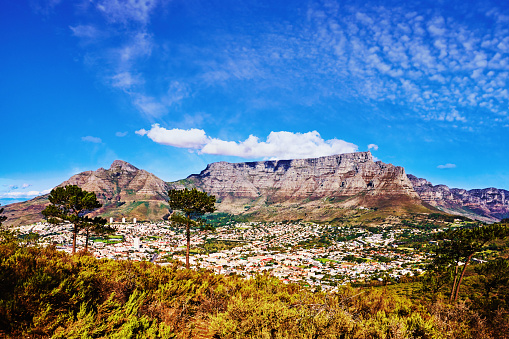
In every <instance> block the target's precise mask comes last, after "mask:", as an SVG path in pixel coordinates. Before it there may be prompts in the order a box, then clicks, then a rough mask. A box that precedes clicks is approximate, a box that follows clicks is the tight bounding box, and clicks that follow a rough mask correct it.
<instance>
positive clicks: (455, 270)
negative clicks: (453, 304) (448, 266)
mask: <svg viewBox="0 0 509 339" xmlns="http://www.w3.org/2000/svg"><path fill="white" fill-rule="evenodd" d="M457 282H458V263H457V262H456V268H455V269H454V281H453V283H452V288H451V296H450V297H449V301H452V298H453V297H454V292H455V291H456V283H457Z"/></svg>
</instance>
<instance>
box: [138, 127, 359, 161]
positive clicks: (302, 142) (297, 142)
mask: <svg viewBox="0 0 509 339" xmlns="http://www.w3.org/2000/svg"><path fill="white" fill-rule="evenodd" d="M136 134H138V135H141V136H145V135H146V136H147V137H148V138H150V139H151V140H152V141H154V142H156V143H159V144H162V145H168V146H173V147H180V148H188V149H192V150H198V152H199V153H202V154H214V155H227V156H236V157H241V158H265V159H293V158H315V157H320V156H326V155H334V154H341V153H350V152H355V151H357V150H358V147H357V145H355V144H352V143H349V142H346V141H344V140H339V139H330V140H324V139H323V138H322V137H321V136H320V134H319V133H318V132H317V131H312V132H307V133H292V132H285V131H281V132H271V133H270V134H269V136H268V137H267V139H266V141H261V140H260V139H259V138H258V137H256V136H254V135H250V136H249V137H248V138H247V139H246V140H244V141H239V142H237V141H227V140H221V139H218V138H211V137H209V136H207V135H206V133H205V131H204V130H201V129H195V128H193V129H188V130H183V129H178V128H175V129H170V130H169V129H166V128H164V127H161V126H159V125H158V124H154V125H152V128H151V129H150V130H148V131H147V130H145V129H141V130H138V131H136Z"/></svg>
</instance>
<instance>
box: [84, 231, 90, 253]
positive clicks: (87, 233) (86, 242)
mask: <svg viewBox="0 0 509 339" xmlns="http://www.w3.org/2000/svg"><path fill="white" fill-rule="evenodd" d="M89 234H90V230H89V229H88V228H87V232H86V233H85V237H86V238H85V252H88V236H89Z"/></svg>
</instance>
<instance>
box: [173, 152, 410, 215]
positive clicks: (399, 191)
mask: <svg viewBox="0 0 509 339" xmlns="http://www.w3.org/2000/svg"><path fill="white" fill-rule="evenodd" d="M180 184H184V185H192V186H196V187H198V188H199V189H201V190H203V191H205V192H207V193H209V194H213V195H215V196H216V198H218V200H219V201H220V202H221V204H220V207H219V209H220V210H224V211H228V212H232V213H239V212H243V210H242V209H241V208H239V207H240V205H246V204H248V205H249V206H248V207H249V212H253V210H257V209H263V208H264V207H267V206H274V204H283V205H289V204H294V205H295V204H297V205H299V206H298V209H303V207H305V205H306V204H307V203H308V202H313V201H319V200H323V199H324V198H326V199H328V201H332V200H335V201H336V202H340V201H341V202H343V203H342V204H341V206H342V207H351V206H355V205H357V204H359V205H362V206H364V207H379V204H380V202H381V201H382V200H383V201H384V203H385V204H387V203H389V204H391V203H392V204H394V205H399V202H401V199H403V200H405V202H409V201H412V203H415V204H420V200H419V199H418V195H417V193H416V192H415V191H414V189H413V187H412V184H411V182H410V181H409V179H408V178H407V176H406V174H405V170H404V169H403V168H402V167H398V166H393V165H391V164H384V163H383V162H381V161H377V162H374V161H373V157H372V155H371V153H370V152H358V153H349V154H341V155H334V156H326V157H320V158H315V159H297V160H274V161H257V162H244V163H227V162H217V163H213V164H210V165H208V166H207V168H206V169H205V170H203V171H202V172H201V173H200V174H196V175H191V176H189V177H188V178H187V179H186V180H185V181H184V182H180ZM174 185H175V186H174V187H178V184H174ZM315 205H316V204H309V206H308V207H309V208H304V209H306V210H309V212H312V211H311V209H312V208H316V206H315ZM244 207H245V206H244ZM282 207H284V206H282ZM318 208H319V207H318Z"/></svg>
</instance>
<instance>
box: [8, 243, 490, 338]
mask: <svg viewBox="0 0 509 339" xmlns="http://www.w3.org/2000/svg"><path fill="white" fill-rule="evenodd" d="M462 307H463V308H458V307H456V306H451V305H448V304H443V303H433V304H429V305H421V304H419V303H416V302H415V301H412V300H410V299H408V298H406V297H405V296H398V295H397V294H396V293H393V292H388V291H387V290H385V289H382V288H377V289H354V288H348V287H345V288H343V289H342V290H340V291H339V292H337V293H323V292H317V293H313V292H311V291H310V290H307V289H304V288H302V287H300V286H298V285H293V284H289V285H285V284H283V283H281V282H280V281H279V280H277V279H275V278H272V277H269V276H258V277H256V278H254V279H250V280H244V279H241V278H239V277H235V276H232V277H225V276H221V275H215V274H213V273H211V272H207V271H192V270H184V269H181V268H178V267H176V266H173V267H160V266H157V265H154V264H151V263H147V262H130V261H113V260H97V259H95V258H93V257H92V256H89V255H83V254H82V255H80V254H78V255H74V256H69V255H67V254H65V253H62V252H58V251H56V250H55V249H54V248H43V249H41V248H34V247H31V248H22V247H19V246H18V245H16V244H14V243H4V244H0V337H7V338H27V337H30V338H268V339H269V338H270V339H272V338H499V337H500V332H494V330H492V329H490V328H488V327H486V326H485V325H484V324H485V323H483V319H481V318H480V317H478V316H476V314H475V312H473V311H471V310H470V309H468V307H466V306H465V305H463V306H462Z"/></svg>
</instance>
